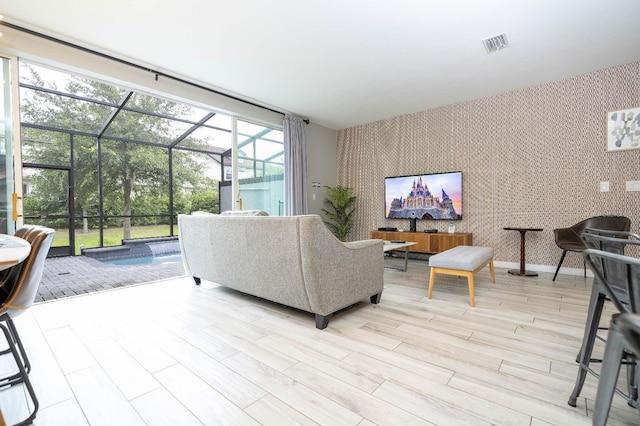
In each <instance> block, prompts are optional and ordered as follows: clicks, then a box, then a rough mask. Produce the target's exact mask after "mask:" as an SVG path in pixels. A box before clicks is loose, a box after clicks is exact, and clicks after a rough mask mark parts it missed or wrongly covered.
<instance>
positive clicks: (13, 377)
mask: <svg viewBox="0 0 640 426" xmlns="http://www.w3.org/2000/svg"><path fill="white" fill-rule="evenodd" d="M54 233H55V231H54V230H53V229H50V228H45V227H41V226H26V227H23V228H20V229H18V231H17V232H16V236H19V237H20V238H22V239H25V240H27V241H28V242H29V243H30V244H31V252H30V253H29V256H28V257H27V258H26V259H25V260H24V261H23V262H22V263H21V264H19V265H16V266H14V267H12V268H11V269H10V270H9V272H8V273H7V274H5V276H4V279H3V281H2V282H1V283H0V301H1V302H0V328H1V329H2V332H3V333H4V336H5V339H6V340H7V344H8V346H9V347H8V349H6V350H4V351H2V352H0V356H7V355H9V354H11V355H12V356H13V360H14V361H15V364H16V366H17V369H18V371H17V372H12V373H9V374H8V375H7V376H4V377H2V378H0V389H5V388H8V387H11V386H15V385H18V384H21V383H24V385H25V387H26V389H27V393H28V395H29V397H30V398H31V401H32V403H33V410H32V411H31V413H30V414H29V416H28V417H27V418H26V419H25V420H23V421H21V422H19V423H16V425H28V424H31V423H32V422H33V419H35V417H36V413H37V412H38V407H39V404H38V399H37V397H36V394H35V391H34V390H33V386H32V385H31V381H30V380H29V373H30V371H31V364H30V363H29V358H28V357H27V353H26V351H25V349H24V345H23V344H22V341H21V340H20V336H19V335H18V330H17V329H16V326H15V324H14V322H13V318H15V317H16V316H18V315H20V314H21V313H23V312H25V310H26V309H28V308H29V307H30V306H31V305H33V301H34V300H35V297H36V294H37V292H38V287H39V286H40V280H41V279H42V273H43V271H44V262H45V259H46V257H47V254H48V253H49V248H50V247H51V242H52V241H53V236H54Z"/></svg>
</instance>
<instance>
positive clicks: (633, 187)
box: [625, 180, 640, 191]
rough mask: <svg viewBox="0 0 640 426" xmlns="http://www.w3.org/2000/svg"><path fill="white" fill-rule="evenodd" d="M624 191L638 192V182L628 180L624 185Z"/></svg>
mask: <svg viewBox="0 0 640 426" xmlns="http://www.w3.org/2000/svg"><path fill="white" fill-rule="evenodd" d="M625 191H640V180H628V181H627V182H626V184H625Z"/></svg>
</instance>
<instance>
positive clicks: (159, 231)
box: [53, 225, 178, 254]
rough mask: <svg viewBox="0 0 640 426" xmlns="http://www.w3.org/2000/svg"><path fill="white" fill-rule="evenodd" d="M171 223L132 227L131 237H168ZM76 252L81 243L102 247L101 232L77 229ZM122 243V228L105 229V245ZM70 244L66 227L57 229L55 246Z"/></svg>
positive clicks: (176, 228)
mask: <svg viewBox="0 0 640 426" xmlns="http://www.w3.org/2000/svg"><path fill="white" fill-rule="evenodd" d="M173 230H174V232H178V227H177V226H174V228H173ZM168 236H169V225H150V226H136V227H131V238H150V237H168ZM75 243H76V244H75V245H76V246H75V254H80V245H82V246H83V247H84V248H92V247H100V232H99V231H98V230H94V229H92V230H89V232H88V233H87V234H83V233H82V231H81V230H76V241H75ZM121 244H122V228H106V229H105V230H104V246H105V247H106V246H119V245H121ZM68 245H69V232H68V230H67V229H66V228H64V229H56V235H55V237H54V239H53V247H64V246H68Z"/></svg>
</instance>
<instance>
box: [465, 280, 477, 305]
mask: <svg viewBox="0 0 640 426" xmlns="http://www.w3.org/2000/svg"><path fill="white" fill-rule="evenodd" d="M465 275H466V276H467V282H468V283H469V304H470V305H471V306H476V293H475V282H474V280H473V272H467V273H466V274H465Z"/></svg>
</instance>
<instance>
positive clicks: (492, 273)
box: [489, 259, 496, 283]
mask: <svg viewBox="0 0 640 426" xmlns="http://www.w3.org/2000/svg"><path fill="white" fill-rule="evenodd" d="M489 269H490V270H491V282H492V283H495V282H496V272H495V271H494V269H493V259H491V261H490V262H489Z"/></svg>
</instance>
